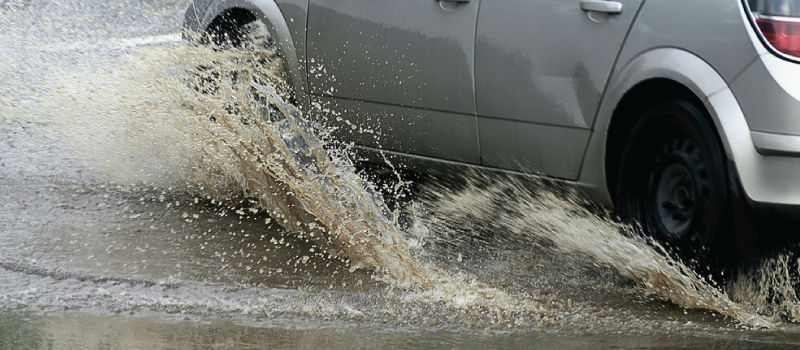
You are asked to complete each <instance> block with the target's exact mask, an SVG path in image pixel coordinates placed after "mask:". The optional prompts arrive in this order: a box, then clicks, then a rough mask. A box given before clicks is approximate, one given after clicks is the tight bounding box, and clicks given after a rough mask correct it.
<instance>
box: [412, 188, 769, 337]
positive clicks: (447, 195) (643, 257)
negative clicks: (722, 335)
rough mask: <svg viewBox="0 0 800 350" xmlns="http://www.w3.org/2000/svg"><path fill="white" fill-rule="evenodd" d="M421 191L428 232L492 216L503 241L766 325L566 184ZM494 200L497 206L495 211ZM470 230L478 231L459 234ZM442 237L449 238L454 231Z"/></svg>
mask: <svg viewBox="0 0 800 350" xmlns="http://www.w3.org/2000/svg"><path fill="white" fill-rule="evenodd" d="M426 192H427V193H428V195H429V198H428V201H429V202H430V203H431V205H428V208H431V209H430V212H429V213H427V215H426V217H428V218H430V219H429V220H430V222H429V223H428V226H429V227H430V228H431V229H432V230H434V231H439V232H452V231H453V230H454V228H458V227H460V225H461V223H463V222H472V223H474V224H476V225H477V226H481V224H480V223H481V222H492V225H491V226H492V227H495V228H500V229H501V230H502V232H496V233H495V234H496V235H499V236H503V237H505V239H507V240H512V241H516V242H517V244H519V243H521V242H529V244H532V245H536V246H542V245H546V246H547V249H553V250H556V251H560V252H562V253H563V254H568V255H572V256H574V258H575V259H585V258H587V257H588V258H591V259H594V260H595V261H596V262H597V263H599V264H601V265H602V266H607V267H609V268H613V269H615V270H617V271H618V272H619V273H620V274H622V275H623V276H625V277H627V278H630V279H631V280H633V281H635V282H636V283H637V284H638V286H639V287H640V288H642V289H643V290H644V292H645V293H646V294H650V295H655V296H659V297H663V298H666V299H668V300H669V301H671V302H673V303H675V304H677V305H679V306H681V307H684V308H689V309H694V308H697V309H707V310H714V311H717V312H720V313H721V314H724V315H728V316H731V317H733V318H735V319H736V320H738V321H740V322H742V323H743V324H745V325H748V326H751V327H756V328H769V327H772V325H773V324H772V322H770V321H768V320H767V319H765V318H764V317H762V316H761V315H759V314H758V313H757V312H756V310H754V309H752V308H748V307H746V305H743V304H741V303H737V302H734V301H733V300H731V298H730V297H729V296H728V295H727V294H726V293H725V292H724V291H723V290H721V289H719V288H716V287H714V286H713V284H712V283H710V282H709V280H707V279H705V278H703V277H701V276H699V275H697V273H695V272H694V271H693V270H692V269H691V268H689V267H687V266H686V265H684V264H683V263H682V262H680V261H677V260H675V259H673V258H671V257H669V256H664V255H662V254H659V253H657V252H656V250H654V249H653V248H652V246H654V245H656V246H657V243H655V242H646V241H645V240H644V239H642V238H638V236H636V235H634V234H631V233H630V232H631V230H630V228H628V227H625V226H622V225H619V224H616V223H614V222H612V221H610V220H608V219H607V218H605V217H603V216H600V215H598V214H596V213H593V212H591V211H590V210H588V209H586V203H585V202H584V201H583V200H581V199H580V197H579V196H577V195H576V193H575V192H574V191H572V190H569V189H566V188H558V187H553V186H544V185H543V184H541V183H539V184H538V185H537V184H536V182H535V181H534V182H533V183H532V182H530V181H529V182H523V181H522V180H520V179H519V178H513V177H506V176H497V175H486V174H480V173H475V174H474V175H473V176H471V177H470V178H469V182H468V184H467V185H466V186H465V187H464V189H463V190H461V191H456V192H454V191H453V190H452V189H449V188H444V187H439V186H433V188H431V189H428V190H427V191H426ZM498 206H500V207H501V208H502V210H500V211H497V210H496V208H498ZM498 213H499V214H498ZM486 226H488V225H486ZM456 230H457V229H456ZM476 235H480V233H474V232H472V233H470V232H467V233H466V234H464V233H462V235H461V236H462V237H467V238H469V237H474V236H476ZM442 237H447V238H448V239H452V238H453V237H454V235H452V234H450V235H444V236H442Z"/></svg>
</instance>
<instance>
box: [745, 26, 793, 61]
mask: <svg viewBox="0 0 800 350" xmlns="http://www.w3.org/2000/svg"><path fill="white" fill-rule="evenodd" d="M755 19H756V24H757V25H758V29H760V30H761V35H763V36H764V39H766V40H767V42H768V43H769V44H770V45H772V47H773V48H775V50H778V51H780V52H783V53H785V54H787V55H790V56H794V57H798V58H800V21H798V20H797V19H794V18H791V19H779V18H775V17H759V16H756V17H755Z"/></svg>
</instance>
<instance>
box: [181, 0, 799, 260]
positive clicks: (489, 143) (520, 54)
mask: <svg viewBox="0 0 800 350" xmlns="http://www.w3.org/2000/svg"><path fill="white" fill-rule="evenodd" d="M252 21H263V22H264V23H266V25H267V27H268V28H269V31H270V34H271V36H272V38H273V40H274V42H275V43H276V44H277V49H278V51H279V54H280V55H281V56H282V57H283V62H284V65H285V70H286V72H287V73H288V76H289V80H290V83H291V84H292V85H293V88H294V91H295V94H296V102H297V103H298V104H299V105H300V106H301V107H303V108H309V106H310V105H311V104H312V103H321V104H332V105H336V106H337V109H338V110H339V111H346V112H347V113H346V116H345V117H346V119H349V121H351V122H354V123H356V124H358V125H359V126H360V127H362V128H365V129H374V130H376V131H378V132H379V133H380V135H382V136H381V137H380V138H379V139H378V138H375V137H374V136H373V135H371V134H367V133H349V132H346V131H347V130H348V129H347V128H345V129H342V130H344V131H343V132H341V133H340V135H338V136H339V137H341V138H342V139H344V140H346V141H353V142H355V143H356V144H357V145H359V147H360V149H361V150H362V151H363V152H365V154H375V153H376V152H378V150H380V152H388V153H391V154H394V155H400V156H403V157H404V158H408V159H411V160H434V161H447V162H457V163H462V164H472V165H478V166H482V167H488V168H495V169H502V170H506V171H513V172H520V173H536V174H541V175H545V176H547V177H552V178H556V179H560V180H563V181H566V182H570V183H574V184H577V185H578V186H579V187H580V188H581V189H582V190H583V192H584V193H585V194H586V195H588V196H589V197H590V198H592V199H593V200H594V201H596V202H597V203H599V204H601V205H604V206H608V207H615V208H616V210H617V213H618V214H619V216H620V217H621V218H622V219H623V220H627V221H631V222H638V223H640V224H641V227H642V229H643V231H644V232H646V233H648V234H650V235H653V236H654V237H657V238H659V239H661V240H662V241H664V242H667V243H669V245H670V246H673V247H675V248H676V251H678V252H679V253H680V254H682V255H683V256H684V257H690V258H696V259H698V260H706V259H707V258H708V257H710V256H715V255H719V254H725V253H728V252H730V251H735V250H738V251H740V252H744V253H748V252H751V251H754V250H757V248H758V247H760V246H763V245H764V244H765V242H768V241H769V239H768V237H766V236H765V235H759V234H758V232H759V230H758V229H752V228H753V227H754V226H756V228H758V226H759V225H761V224H762V223H763V222H765V221H766V219H770V220H774V218H775V217H776V216H775V214H776V213H777V214H786V213H788V214H792V213H795V212H798V211H797V210H794V209H793V208H797V206H798V205H800V64H799V63H800V0H703V1H698V0H617V1H605V0H438V1H437V0H195V1H194V3H193V4H191V5H190V6H189V8H188V10H187V11H186V17H185V27H186V28H187V30H190V31H194V32H210V33H212V34H222V33H224V34H227V35H228V37H229V38H235V37H236V36H235V34H236V32H237V30H238V28H241V27H242V26H243V25H244V24H247V23H250V22H252ZM321 72H324V73H321ZM783 216H785V215H779V217H783ZM761 231H763V230H761ZM737 247H738V249H736V248H737Z"/></svg>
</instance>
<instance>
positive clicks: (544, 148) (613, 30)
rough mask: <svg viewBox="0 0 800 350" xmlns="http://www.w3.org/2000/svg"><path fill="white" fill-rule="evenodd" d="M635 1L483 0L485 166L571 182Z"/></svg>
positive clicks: (480, 69) (480, 105) (480, 71)
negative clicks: (542, 175)
mask: <svg viewBox="0 0 800 350" xmlns="http://www.w3.org/2000/svg"><path fill="white" fill-rule="evenodd" d="M641 2H642V0H618V1H602V0H594V1H589V0H584V1H581V0H482V3H481V11H480V16H479V18H478V30H477V42H476V63H475V65H476V73H475V76H476V93H477V101H476V102H477V110H478V120H479V129H480V145H481V152H482V158H483V164H484V165H488V166H493V167H500V168H505V169H513V170H523V171H532V172H541V173H544V174H546V175H549V176H555V177H559V178H565V179H577V177H578V174H579V171H580V165H581V161H582V159H583V155H584V151H585V148H586V144H587V142H588V139H589V136H590V134H591V128H592V124H593V122H594V118H595V114H596V111H597V107H598V105H599V103H600V99H601V96H602V94H603V91H604V89H605V86H606V82H607V81H608V77H609V74H610V72H611V70H612V69H613V66H614V62H615V60H616V58H617V54H618V52H619V50H620V47H621V45H622V44H623V41H624V39H625V37H626V35H627V32H628V29H629V28H630V25H631V23H632V22H633V20H634V18H635V15H636V13H637V12H638V10H639V6H640V5H641ZM620 8H621V12H618V11H617V10H619V9H620ZM676 25H678V24H676Z"/></svg>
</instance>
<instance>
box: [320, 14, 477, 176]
mask: <svg viewBox="0 0 800 350" xmlns="http://www.w3.org/2000/svg"><path fill="white" fill-rule="evenodd" d="M478 2H479V0H461V1H460V2H456V1H436V0H311V3H310V6H309V14H308V41H307V47H308V62H307V64H308V72H309V86H310V90H311V93H312V99H315V100H316V101H319V102H321V103H322V104H323V105H326V106H331V107H332V108H333V109H335V110H336V111H338V112H343V114H344V115H343V116H342V117H343V118H344V119H346V120H348V121H349V122H350V123H351V124H353V125H358V126H357V127H355V128H353V127H351V126H349V125H342V126H343V128H340V129H339V132H338V133H337V136H338V137H339V138H340V139H344V140H351V141H355V142H356V143H359V144H362V145H367V146H375V147H381V148H386V149H392V150H398V151H403V152H410V153H416V154H422V155H427V156H433V157H438V158H445V159H451V160H458V161H463V162H470V163H480V151H479V149H478V145H479V144H478V122H477V115H476V112H475V84H474V72H475V66H474V63H475V59H474V58H475V46H474V45H475V26H476V23H477V17H478ZM365 130H366V131H365ZM371 132H377V133H379V134H380V135H379V136H377V137H376V136H375V134H372V133H371Z"/></svg>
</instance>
